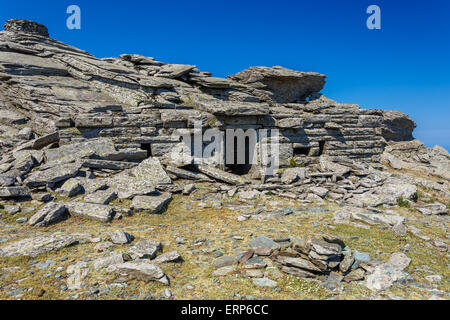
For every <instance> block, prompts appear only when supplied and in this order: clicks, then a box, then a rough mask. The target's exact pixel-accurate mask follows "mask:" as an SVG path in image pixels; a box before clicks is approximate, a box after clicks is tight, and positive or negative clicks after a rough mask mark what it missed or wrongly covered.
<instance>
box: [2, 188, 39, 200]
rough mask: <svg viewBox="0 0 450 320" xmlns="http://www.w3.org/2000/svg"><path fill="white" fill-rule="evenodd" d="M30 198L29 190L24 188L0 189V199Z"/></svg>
mask: <svg viewBox="0 0 450 320" xmlns="http://www.w3.org/2000/svg"><path fill="white" fill-rule="evenodd" d="M29 196H31V193H30V190H29V189H28V188H26V187H2V188H0V198H25V197H29Z"/></svg>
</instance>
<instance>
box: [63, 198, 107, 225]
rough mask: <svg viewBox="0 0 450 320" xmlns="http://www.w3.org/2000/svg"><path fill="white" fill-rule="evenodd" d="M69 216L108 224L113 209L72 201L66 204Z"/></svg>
mask: <svg viewBox="0 0 450 320" xmlns="http://www.w3.org/2000/svg"><path fill="white" fill-rule="evenodd" d="M66 206H67V208H68V210H69V214H70V215H71V216H75V217H80V218H87V219H92V220H98V221H101V222H109V221H111V220H112V218H113V216H114V209H113V208H112V207H110V206H106V205H101V204H95V203H87V202H78V201H72V202H68V203H67V204H66Z"/></svg>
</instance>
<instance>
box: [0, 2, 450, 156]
mask: <svg viewBox="0 0 450 320" xmlns="http://www.w3.org/2000/svg"><path fill="white" fill-rule="evenodd" d="M72 4H75V5H78V6H79V7H80V8H81V30H68V29H67V27H66V19H67V17H68V16H69V15H68V14H67V13H66V9H67V7H68V6H69V5H72ZM373 4H375V5H378V6H379V7H380V8H381V30H369V29H368V28H367V27H366V20H367V18H368V17H369V15H368V14H367V13H366V9H367V7H368V6H369V5H373ZM10 18H24V19H30V20H34V21H37V22H40V23H42V24H44V25H46V26H47V27H48V29H49V32H50V36H51V37H52V38H55V39H58V40H61V41H63V42H66V43H68V44H71V45H74V46H76V47H79V48H81V49H84V50H86V51H89V52H91V53H92V54H94V55H95V56H97V57H110V56H118V55H119V54H122V53H139V54H142V55H146V56H152V57H154V58H156V59H157V60H160V61H164V62H168V63H186V64H195V65H197V67H198V68H199V69H201V70H202V71H210V72H212V73H213V75H214V76H219V77H225V76H227V75H229V74H234V73H236V72H239V71H241V70H243V69H245V68H247V67H249V66H274V65H281V66H284V67H287V68H292V69H296V70H302V71H316V72H320V73H324V74H326V75H327V76H328V79H327V84H326V86H325V88H324V90H323V93H324V94H325V95H327V96H328V97H330V98H332V99H334V100H337V101H339V102H345V103H356V104H359V105H360V106H361V107H364V108H366V107H367V108H369V107H370V108H381V109H396V110H399V111H403V112H406V113H408V114H409V115H410V116H411V117H412V118H413V119H414V120H415V121H416V123H417V129H416V130H415V133H414V135H415V137H416V138H418V139H420V140H422V141H423V142H425V143H426V144H427V145H428V146H433V145H435V144H439V145H442V146H444V147H446V148H447V150H450V77H449V75H450V22H449V21H450V1H448V0H426V1H424V0H422V1H418V0H369V1H367V0H316V1H313V0H291V1H288V0H271V1H269V0H258V1H255V0H245V1H244V0H241V1H236V0H208V1H204V0H190V1H184V0H173V1H168V0H160V1H152V0H146V1H143V0H141V1H138V0H128V1H123V0H121V1H115V0H109V1H106V0H105V1H102V0H95V1H93V0H90V1H87V0H86V1H85V0H70V1H65V0H58V1H56V0H55V1H50V0H47V1H46V0H39V1H36V0H34V1H29V0H16V1H6V0H5V1H1V2H0V23H1V24H3V23H4V22H5V21H6V20H8V19H10Z"/></svg>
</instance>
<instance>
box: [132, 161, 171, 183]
mask: <svg viewBox="0 0 450 320" xmlns="http://www.w3.org/2000/svg"><path fill="white" fill-rule="evenodd" d="M131 175H132V176H134V177H136V178H137V179H144V180H147V181H152V182H153V183H154V184H155V185H159V184H170V183H172V180H171V179H170V178H169V176H168V175H167V173H166V172H165V171H164V169H163V167H162V165H161V162H159V160H158V159H157V158H148V159H146V160H144V161H142V162H141V163H140V164H139V165H138V166H137V167H135V168H133V169H131Z"/></svg>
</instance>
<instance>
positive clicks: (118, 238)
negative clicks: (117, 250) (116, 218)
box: [109, 230, 134, 244]
mask: <svg viewBox="0 0 450 320" xmlns="http://www.w3.org/2000/svg"><path fill="white" fill-rule="evenodd" d="M109 237H110V239H111V241H112V243H114V244H127V243H130V242H132V241H133V240H134V236H133V235H131V234H129V233H126V232H124V231H122V230H116V231H114V232H110V233H109Z"/></svg>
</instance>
